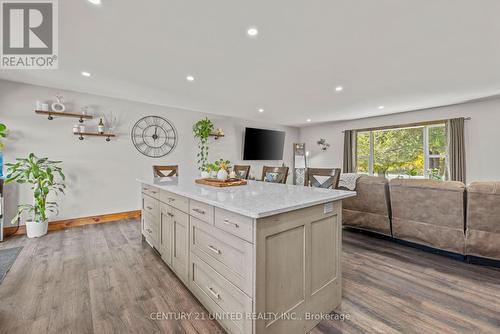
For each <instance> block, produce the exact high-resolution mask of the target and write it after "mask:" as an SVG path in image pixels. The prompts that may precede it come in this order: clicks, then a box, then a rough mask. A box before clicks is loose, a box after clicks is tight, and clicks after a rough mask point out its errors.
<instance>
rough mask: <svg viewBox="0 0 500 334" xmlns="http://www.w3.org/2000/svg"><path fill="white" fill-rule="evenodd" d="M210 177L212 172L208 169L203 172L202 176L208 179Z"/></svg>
mask: <svg viewBox="0 0 500 334" xmlns="http://www.w3.org/2000/svg"><path fill="white" fill-rule="evenodd" d="M208 177H210V173H209V172H206V171H203V172H201V178H202V179H206V178H208Z"/></svg>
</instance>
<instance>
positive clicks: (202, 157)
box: [193, 117, 214, 171]
mask: <svg viewBox="0 0 500 334" xmlns="http://www.w3.org/2000/svg"><path fill="white" fill-rule="evenodd" d="M213 130H214V124H213V123H212V121H211V120H209V119H208V117H206V118H205V119H201V120H199V121H198V122H196V123H195V124H194V125H193V133H194V137H195V138H199V140H200V141H199V143H198V148H199V149H200V151H199V152H198V154H197V155H196V157H197V158H198V169H199V170H201V171H203V170H205V169H206V166H207V162H208V137H209V136H210V134H211V133H212V131H213Z"/></svg>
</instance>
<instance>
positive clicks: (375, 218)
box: [342, 176, 391, 236]
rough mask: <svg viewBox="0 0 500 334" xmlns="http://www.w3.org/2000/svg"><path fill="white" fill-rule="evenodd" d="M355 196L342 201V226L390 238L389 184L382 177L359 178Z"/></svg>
mask: <svg viewBox="0 0 500 334" xmlns="http://www.w3.org/2000/svg"><path fill="white" fill-rule="evenodd" d="M356 192H357V196H356V197H353V198H349V199H347V200H344V201H343V210H342V216H343V225H344V226H349V227H354V228H357V229H362V230H367V231H371V232H376V233H380V234H384V235H388V236H391V220H390V216H391V214H390V212H391V211H390V200H389V182H388V181H387V179H385V178H383V177H375V176H361V177H359V178H358V180H357V181H356Z"/></svg>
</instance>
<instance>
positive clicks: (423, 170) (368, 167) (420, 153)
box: [356, 124, 447, 180]
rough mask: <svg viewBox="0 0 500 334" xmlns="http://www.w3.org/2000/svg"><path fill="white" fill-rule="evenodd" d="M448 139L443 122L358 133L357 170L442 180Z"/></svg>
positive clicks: (380, 174) (386, 175) (390, 175)
mask: <svg viewBox="0 0 500 334" xmlns="http://www.w3.org/2000/svg"><path fill="white" fill-rule="evenodd" d="M446 142H447V141H446V128H445V125H444V124H437V125H426V126H417V127H402V128H391V129H382V130H369V131H361V132H358V133H357V136H356V167H357V171H358V173H365V174H370V175H379V176H385V177H388V178H395V177H409V178H432V179H440V180H443V179H445V174H446Z"/></svg>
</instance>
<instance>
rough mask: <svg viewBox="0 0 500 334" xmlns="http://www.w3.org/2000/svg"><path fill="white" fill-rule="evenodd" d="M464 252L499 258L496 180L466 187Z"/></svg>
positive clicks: (499, 210) (499, 203)
mask: <svg viewBox="0 0 500 334" xmlns="http://www.w3.org/2000/svg"><path fill="white" fill-rule="evenodd" d="M465 247H466V254H467V255H469V256H470V255H472V256H478V257H483V258H488V259H493V260H500V182H473V183H471V184H470V185H469V186H468V187H467V233H466V246H465Z"/></svg>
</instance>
